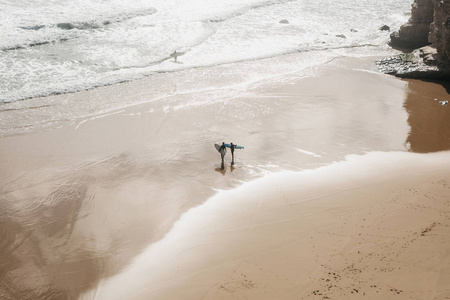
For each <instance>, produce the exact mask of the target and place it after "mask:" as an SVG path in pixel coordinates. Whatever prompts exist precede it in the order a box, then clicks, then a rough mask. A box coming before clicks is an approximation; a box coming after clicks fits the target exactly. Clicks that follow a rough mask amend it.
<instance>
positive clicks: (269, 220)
mask: <svg viewBox="0 0 450 300" xmlns="http://www.w3.org/2000/svg"><path fill="white" fill-rule="evenodd" d="M302 55H305V54H292V55H287V56H285V57H282V58H277V59H278V60H279V61H277V62H276V63H277V64H278V65H282V64H284V65H286V66H289V64H291V62H294V61H296V60H300V59H302V58H304V57H303V56H302ZM375 59H376V58H373V57H362V58H357V57H345V56H343V57H339V58H333V59H330V60H328V61H327V62H326V63H323V64H320V65H319V66H317V65H314V66H313V67H311V68H304V69H302V70H301V71H299V72H290V73H284V74H283V75H282V76H277V72H276V71H277V69H276V68H273V70H272V69H271V67H270V66H273V65H274V62H273V61H270V60H267V63H268V64H267V65H268V67H267V68H268V70H267V73H266V75H267V76H261V77H260V78H258V80H254V81H252V80H248V78H250V77H252V76H246V75H247V74H248V73H245V72H244V71H245V70H248V72H249V73H250V72H255V73H257V71H258V68H260V67H258V68H257V66H250V65H246V64H250V63H249V62H246V63H237V64H233V65H223V66H217V67H213V68H198V69H195V70H187V71H186V70H185V71H180V72H177V73H165V74H160V75H158V76H159V77H152V78H147V79H143V80H139V81H135V82H131V83H124V84H119V85H114V86H109V87H102V88H98V89H94V90H90V91H85V92H79V93H74V94H67V95H57V96H52V97H48V98H46V99H44V100H43V101H41V102H40V103H44V104H45V105H42V106H40V107H33V104H32V103H33V102H32V101H33V100H27V101H29V102H28V103H29V106H28V108H27V109H17V108H16V107H15V106H14V105H15V104H10V105H4V106H3V110H2V111H1V112H0V118H1V119H2V121H1V122H2V127H3V129H4V131H3V132H4V133H5V134H4V136H3V137H1V138H0V158H1V159H0V169H1V170H2V172H1V174H0V208H1V209H0V241H1V242H0V255H1V261H0V278H1V283H0V298H2V299H157V300H159V299H258V300H261V299H361V298H363V296H364V298H363V299H366V298H367V299H450V284H449V282H450V272H449V270H450V229H449V226H450V185H449V184H450V181H449V180H450V171H449V170H450V152H449V150H450V105H447V106H444V105H441V104H440V103H439V100H450V95H449V92H448V91H449V86H448V83H447V85H445V84H442V83H436V82H423V81H416V80H400V79H398V78H395V77H392V76H387V75H384V74H380V73H379V72H377V70H376V67H375V64H374V60H375ZM261 65H264V61H263V63H260V66H261ZM252 67H253V68H254V69H251V68H252ZM155 78H156V79H155ZM252 78H254V77H252ZM239 82H245V84H239ZM225 83H226V84H225ZM200 87H201V88H200ZM181 91H182V92H181ZM158 93H160V94H158ZM155 95H156V96H155ZM149 97H154V98H152V101H145V99H149ZM94 99H100V100H102V101H97V102H96V101H92V100H94ZM108 99H110V100H111V103H113V102H114V103H116V102H118V101H120V100H123V99H127V101H129V105H126V106H124V107H122V108H118V109H115V110H114V111H108V110H107V109H106V108H107V103H108ZM436 99H437V100H436ZM77 101H78V102H77ZM90 101H91V102H92V103H100V104H92V105H93V107H92V108H91V109H92V113H89V114H87V115H86V116H83V117H71V116H72V115H71V113H73V112H74V111H77V109H78V108H77V107H79V106H77V103H79V105H80V107H81V106H82V107H87V106H88V104H89V103H90ZM102 105H103V106H102ZM96 111H97V112H101V113H97V114H96V113H95V112H96ZM36 120H42V122H41V123H39V122H38V121H36ZM17 124H21V125H20V126H17ZM30 124H33V126H31V125H30ZM36 124H37V125H36ZM221 142H226V143H228V142H234V143H236V144H239V145H243V146H245V149H244V150H236V151H235V154H236V164H235V165H234V166H233V167H232V166H230V162H231V156H230V153H228V154H227V156H226V168H225V169H224V170H221V169H220V155H219V153H218V152H217V151H216V150H215V148H214V147H213V145H214V143H221Z"/></svg>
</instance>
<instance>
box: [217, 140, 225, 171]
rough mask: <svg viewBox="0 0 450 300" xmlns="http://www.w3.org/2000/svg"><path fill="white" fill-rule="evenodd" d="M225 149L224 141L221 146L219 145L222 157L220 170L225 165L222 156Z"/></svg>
mask: <svg viewBox="0 0 450 300" xmlns="http://www.w3.org/2000/svg"><path fill="white" fill-rule="evenodd" d="M225 151H226V149H225V142H222V146H220V148H219V152H220V156H221V157H222V166H221V168H222V170H223V169H225V165H224V162H223V158H224V156H225Z"/></svg>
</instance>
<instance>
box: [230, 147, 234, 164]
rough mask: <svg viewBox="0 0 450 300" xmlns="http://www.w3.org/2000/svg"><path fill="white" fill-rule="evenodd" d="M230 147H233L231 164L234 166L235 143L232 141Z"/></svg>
mask: <svg viewBox="0 0 450 300" xmlns="http://www.w3.org/2000/svg"><path fill="white" fill-rule="evenodd" d="M230 149H231V165H232V166H234V144H233V143H230Z"/></svg>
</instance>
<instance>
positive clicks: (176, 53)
mask: <svg viewBox="0 0 450 300" xmlns="http://www.w3.org/2000/svg"><path fill="white" fill-rule="evenodd" d="M185 53H186V52H176V51H175V52H174V53H172V54H170V57H178V56H181V55H184V54H185Z"/></svg>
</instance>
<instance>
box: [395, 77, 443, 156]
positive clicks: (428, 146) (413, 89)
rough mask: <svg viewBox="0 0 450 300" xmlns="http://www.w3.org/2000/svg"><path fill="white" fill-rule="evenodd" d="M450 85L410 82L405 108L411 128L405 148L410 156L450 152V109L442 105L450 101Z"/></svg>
mask: <svg viewBox="0 0 450 300" xmlns="http://www.w3.org/2000/svg"><path fill="white" fill-rule="evenodd" d="M449 87H450V84H449V83H443V84H439V83H429V82H423V81H419V80H411V81H409V84H408V88H409V92H408V93H407V98H406V101H405V104H404V107H405V109H406V111H407V112H408V124H409V126H410V127H411V129H410V132H409V134H408V138H407V140H406V147H407V149H408V150H409V151H411V152H418V153H427V152H437V151H444V150H449V149H450V130H449V128H450V105H442V104H441V103H440V102H439V101H445V100H450V94H449V93H448V92H447V91H448V90H449Z"/></svg>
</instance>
